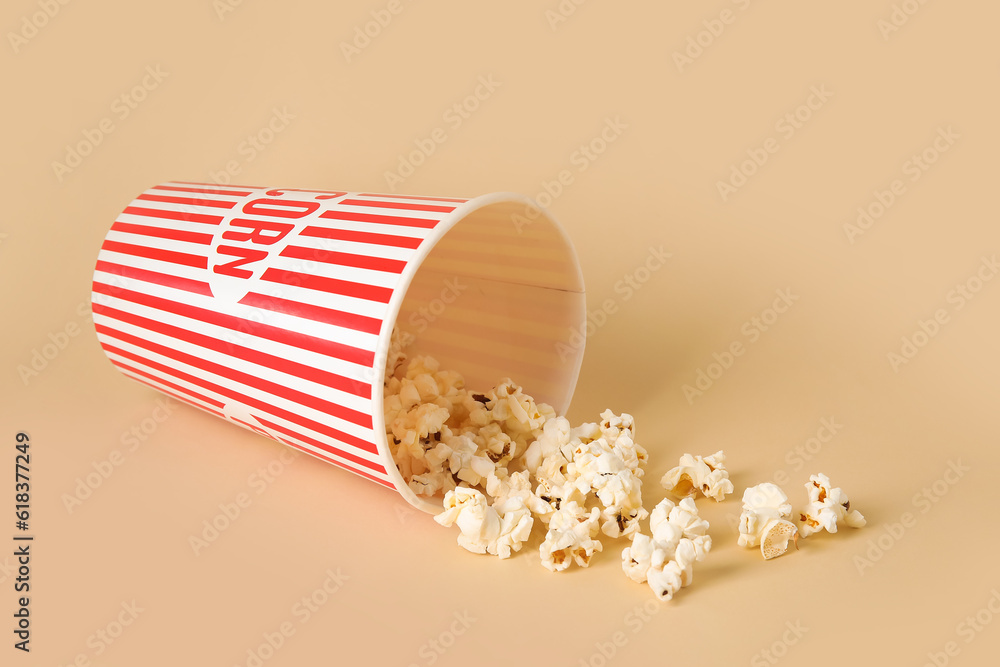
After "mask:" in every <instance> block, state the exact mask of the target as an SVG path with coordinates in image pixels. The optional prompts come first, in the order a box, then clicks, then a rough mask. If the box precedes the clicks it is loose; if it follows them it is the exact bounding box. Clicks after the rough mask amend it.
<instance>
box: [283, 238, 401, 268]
mask: <svg viewBox="0 0 1000 667" xmlns="http://www.w3.org/2000/svg"><path fill="white" fill-rule="evenodd" d="M281 256H282V257H291V258H292V259H304V260H309V261H315V262H324V263H326V264H337V265H338V266H353V267H355V268H358V269H371V270H373V271H385V272H386V273H402V272H403V269H404V268H406V262H404V261H403V260H401V259H383V258H382V257H366V256H364V255H352V254H350V253H346V252H335V251H333V250H324V249H323V248H303V247H301V246H295V245H290V246H288V247H287V248H285V249H284V250H282V251H281Z"/></svg>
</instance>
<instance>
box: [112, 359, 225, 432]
mask: <svg viewBox="0 0 1000 667" xmlns="http://www.w3.org/2000/svg"><path fill="white" fill-rule="evenodd" d="M112 363H113V364H114V365H115V366H118V368H120V369H122V370H123V371H128V372H129V373H135V374H136V375H141V376H142V377H145V378H149V380H151V382H147V381H146V380H143V379H142V378H132V379H133V380H135V381H136V382H142V383H143V384H145V385H147V386H150V387H152V388H153V389H155V390H157V391H162V392H165V393H168V394H170V395H171V396H174V397H175V398H179V399H181V400H183V401H186V402H188V403H190V404H191V405H193V406H195V407H196V408H201V409H202V410H209V411H211V412H212V413H213V414H217V415H219V416H220V417H223V418H225V415H223V414H222V409H223V408H224V407H225V404H224V403H223V402H222V401H219V400H216V399H214V398H211V397H210V396H205V395H204V394H199V393H198V392H196V391H193V390H191V389H188V388H187V387H182V386H180V385H179V384H177V383H175V382H171V381H170V380H165V379H163V378H162V377H159V376H158V375H153V374H152V373H149V372H147V371H144V370H142V369H139V368H134V367H132V366H129V365H128V364H126V363H125V362H123V361H118V360H116V359H113V360H112ZM153 382H159V383H160V384H162V385H164V386H166V387H170V388H171V389H173V391H167V390H166V389H163V388H162V387H157V386H156V385H155V384H153ZM188 396H191V397H194V398H197V399H198V400H201V401H204V402H206V403H208V404H210V405H214V406H216V407H217V408H219V411H218V412H216V411H215V410H212V409H211V408H206V407H205V406H203V405H200V404H198V403H195V402H193V401H191V400H188V398H187V397H188Z"/></svg>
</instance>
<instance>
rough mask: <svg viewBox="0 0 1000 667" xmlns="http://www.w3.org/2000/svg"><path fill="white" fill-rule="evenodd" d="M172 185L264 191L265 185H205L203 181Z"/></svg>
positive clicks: (181, 182)
mask: <svg viewBox="0 0 1000 667" xmlns="http://www.w3.org/2000/svg"><path fill="white" fill-rule="evenodd" d="M170 182H171V183H180V184H181V185H202V186H204V187H206V188H217V187H219V186H220V185H222V186H225V187H227V188H241V189H244V190H263V189H264V186H263V185H237V184H236V183H205V182H203V181H170Z"/></svg>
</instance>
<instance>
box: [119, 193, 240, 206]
mask: <svg viewBox="0 0 1000 667" xmlns="http://www.w3.org/2000/svg"><path fill="white" fill-rule="evenodd" d="M136 199H145V200H146V201H159V202H163V203H164V204H183V205H185V206H211V207H212V208H232V207H234V206H236V202H234V201H222V200H220V199H192V198H190V197H168V196H167V195H148V194H141V195H139V196H138V197H136Z"/></svg>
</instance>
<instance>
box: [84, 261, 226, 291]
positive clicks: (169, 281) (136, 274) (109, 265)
mask: <svg viewBox="0 0 1000 667" xmlns="http://www.w3.org/2000/svg"><path fill="white" fill-rule="evenodd" d="M95 269H96V270H97V271H103V272H104V273H111V274H113V275H116V276H122V277H123V278H135V279H136V280H141V281H143V282H147V283H154V284H156V285H163V286H164V287H172V288H174V289H181V290H185V291H188V292H193V293H195V294H201V295H203V296H212V288H211V287H210V286H209V284H208V283H206V282H202V281H200V280H192V279H191V278H182V277H180V276H172V275H170V274H168V273H158V272H156V271H149V270H147V269H139V268H136V267H134V266H124V265H122V264H115V263H113V262H105V261H99V262H97V266H96V267H95Z"/></svg>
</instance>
